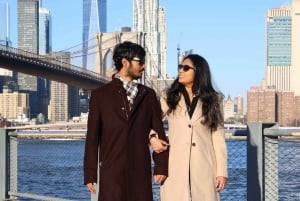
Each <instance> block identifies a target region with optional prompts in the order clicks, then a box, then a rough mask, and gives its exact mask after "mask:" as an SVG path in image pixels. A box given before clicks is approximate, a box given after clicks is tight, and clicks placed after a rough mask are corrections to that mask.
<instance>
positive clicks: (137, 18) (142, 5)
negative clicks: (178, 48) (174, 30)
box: [133, 0, 161, 78]
mask: <svg viewBox="0 0 300 201" xmlns="http://www.w3.org/2000/svg"><path fill="white" fill-rule="evenodd" d="M158 7H159V1H158V0H133V31H137V32H144V33H146V36H145V46H146V47H145V48H146V52H147V61H146V66H147V68H146V76H147V77H148V78H151V77H152V76H158V75H159V74H160V66H161V61H160V59H161V58H160V42H159V39H160V33H159V30H158V12H159V9H158Z"/></svg>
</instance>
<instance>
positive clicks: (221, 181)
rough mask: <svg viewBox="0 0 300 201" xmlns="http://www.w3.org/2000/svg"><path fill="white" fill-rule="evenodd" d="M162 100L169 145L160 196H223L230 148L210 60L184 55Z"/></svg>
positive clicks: (207, 200) (179, 199) (200, 200)
mask: <svg viewBox="0 0 300 201" xmlns="http://www.w3.org/2000/svg"><path fill="white" fill-rule="evenodd" d="M160 101H161V107H162V111H163V116H164V117H167V119H168V123H169V144H170V150H169V151H170V153H169V176H168V178H167V179H166V181H165V182H164V183H163V185H162V186H161V201H190V200H191V201H219V200H220V196H219V192H220V191H221V190H223V189H224V188H225V186H226V183H227V148H226V143H225V134H224V129H223V115H222V105H221V103H222V94H220V93H218V92H216V90H215V89H214V88H213V86H212V81H211V73H210V69H209V65H208V63H207V61H206V60H205V59H204V58H203V57H201V56H199V55H196V54H191V55H188V56H187V57H185V58H184V59H183V62H182V64H180V65H179V66H178V78H177V79H176V80H175V81H174V82H173V84H172V85H171V87H170V88H169V89H168V90H167V91H166V92H165V93H163V95H162V97H161V99H160Z"/></svg>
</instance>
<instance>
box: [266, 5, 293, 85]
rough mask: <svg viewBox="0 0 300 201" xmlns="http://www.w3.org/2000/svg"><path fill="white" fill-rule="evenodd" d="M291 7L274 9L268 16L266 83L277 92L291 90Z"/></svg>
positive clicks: (268, 12)
mask: <svg viewBox="0 0 300 201" xmlns="http://www.w3.org/2000/svg"><path fill="white" fill-rule="evenodd" d="M291 32H292V18H291V6H290V5H283V6H281V7H280V8H272V9H270V10H268V11H267V16H266V73H267V74H266V81H267V86H274V87H275V89H276V91H290V90H291Z"/></svg>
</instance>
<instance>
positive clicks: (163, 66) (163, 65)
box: [158, 7, 167, 79]
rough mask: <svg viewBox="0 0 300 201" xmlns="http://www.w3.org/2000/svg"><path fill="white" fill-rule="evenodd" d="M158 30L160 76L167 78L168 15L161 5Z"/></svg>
mask: <svg viewBox="0 0 300 201" xmlns="http://www.w3.org/2000/svg"><path fill="white" fill-rule="evenodd" d="M158 19H159V21H158V22H159V23H158V31H159V33H160V39H159V41H160V72H159V73H160V74H159V77H161V78H163V79H166V76H167V45H166V42H167V41H166V40H167V37H166V31H167V28H166V17H165V8H163V7H159V12H158Z"/></svg>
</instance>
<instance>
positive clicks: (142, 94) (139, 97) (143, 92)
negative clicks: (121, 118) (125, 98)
mask: <svg viewBox="0 0 300 201" xmlns="http://www.w3.org/2000/svg"><path fill="white" fill-rule="evenodd" d="M138 89H139V91H138V94H137V95H136V97H135V99H134V102H133V104H132V109H131V111H130V115H129V116H130V117H131V116H132V114H133V113H134V112H135V111H136V109H137V107H138V105H139V104H140V103H141V102H142V100H143V99H144V97H145V96H146V92H147V91H146V90H145V89H144V88H143V87H142V86H141V85H138Z"/></svg>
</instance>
